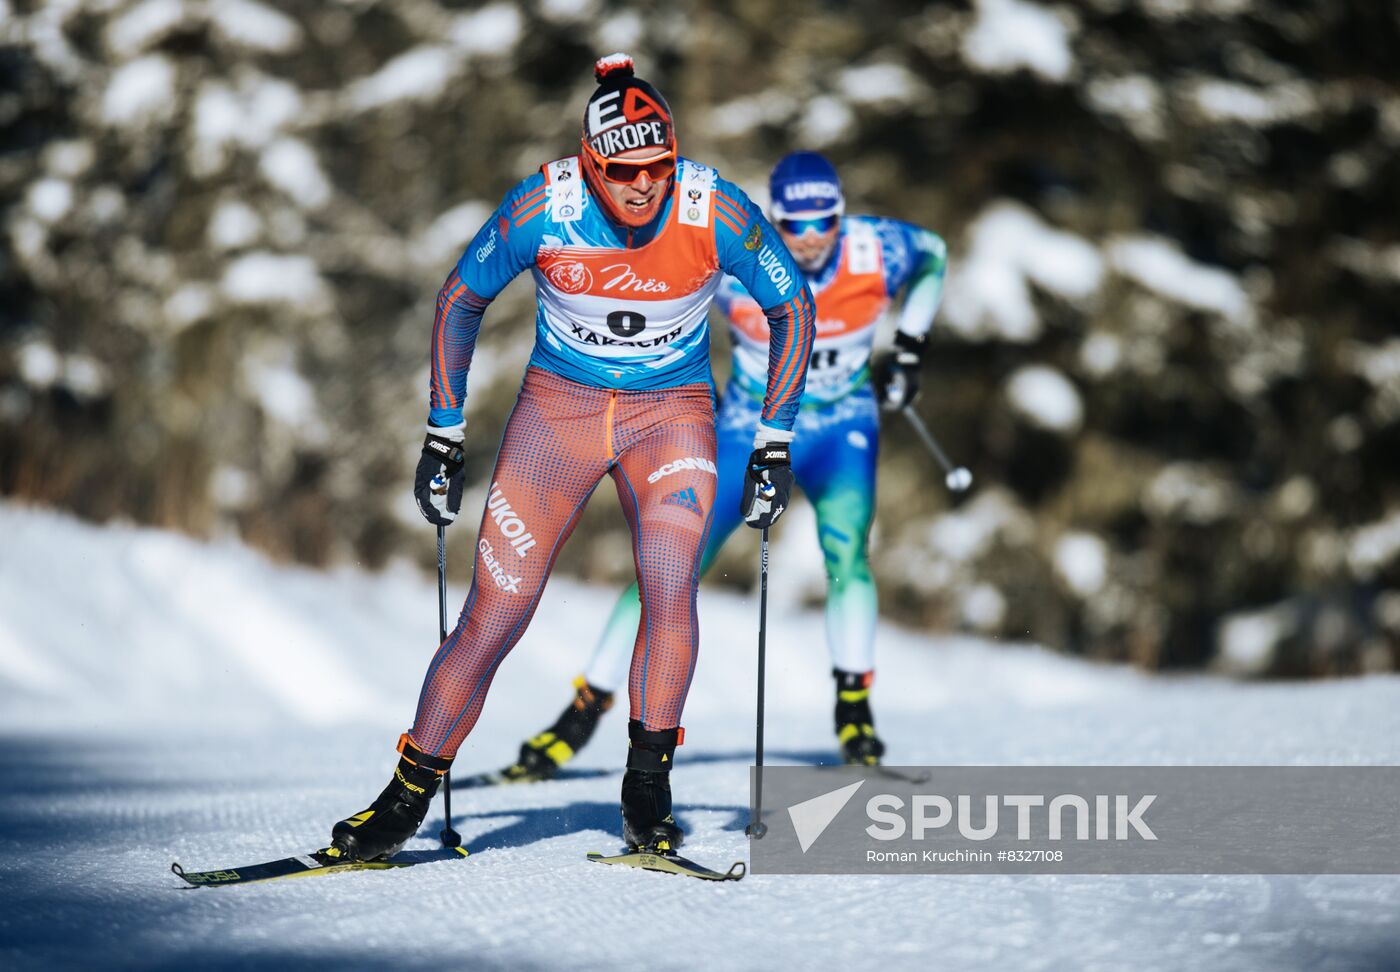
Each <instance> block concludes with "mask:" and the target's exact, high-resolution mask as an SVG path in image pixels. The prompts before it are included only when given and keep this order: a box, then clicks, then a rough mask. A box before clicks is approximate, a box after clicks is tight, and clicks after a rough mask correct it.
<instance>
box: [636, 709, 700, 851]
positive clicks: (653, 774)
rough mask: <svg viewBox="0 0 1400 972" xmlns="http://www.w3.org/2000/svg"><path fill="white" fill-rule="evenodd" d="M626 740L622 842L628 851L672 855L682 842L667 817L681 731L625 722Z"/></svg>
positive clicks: (682, 834)
mask: <svg viewBox="0 0 1400 972" xmlns="http://www.w3.org/2000/svg"><path fill="white" fill-rule="evenodd" d="M627 736H628V739H629V740H630V742H629V744H628V750H627V772H626V773H625V774H624V775H623V777H622V839H623V841H624V842H625V843H626V844H627V846H628V848H629V849H631V850H634V851H645V852H647V853H651V854H674V853H675V852H676V848H678V847H680V846H681V843H682V842H683V841H684V840H685V834H684V833H683V832H682V831H681V828H680V827H678V826H676V818H675V817H674V816H672V814H671V763H672V759H673V757H674V756H675V755H676V747H677V746H679V745H680V744H681V742H682V740H684V739H685V730H684V729H681V728H679V727H677V728H675V729H657V730H651V729H643V728H642V724H641V722H639V721H638V720H636V719H633V720H632V721H631V722H629V723H627Z"/></svg>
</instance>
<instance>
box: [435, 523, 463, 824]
mask: <svg viewBox="0 0 1400 972" xmlns="http://www.w3.org/2000/svg"><path fill="white" fill-rule="evenodd" d="M437 541H438V645H439V646H441V645H442V643H443V642H444V641H446V640H447V544H446V542H445V540H444V537H443V526H442V524H438V528H437ZM442 811H443V816H444V817H445V821H444V826H443V828H442V833H440V834H438V837H440V838H441V839H442V846H443V847H461V846H462V835H461V834H459V833H457V831H455V830H453V829H452V773H451V771H449V772H446V773H444V774H442Z"/></svg>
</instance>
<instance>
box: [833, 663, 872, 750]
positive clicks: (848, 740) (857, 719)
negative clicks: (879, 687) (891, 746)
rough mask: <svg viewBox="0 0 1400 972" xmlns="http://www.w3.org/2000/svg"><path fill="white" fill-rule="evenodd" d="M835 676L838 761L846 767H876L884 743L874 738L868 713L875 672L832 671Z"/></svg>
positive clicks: (837, 669)
mask: <svg viewBox="0 0 1400 972" xmlns="http://www.w3.org/2000/svg"><path fill="white" fill-rule="evenodd" d="M831 674H832V675H834V676H835V677H836V739H837V740H838V741H839V742H840V743H841V758H842V759H843V760H845V761H846V763H847V765H852V766H879V765H880V757H881V756H883V755H885V744H884V743H882V742H881V741H880V738H879V737H878V736H876V735H875V725H874V722H875V717H874V716H872V715H871V714H870V684H871V683H872V682H873V681H875V673H874V672H843V671H841V669H839V668H833V669H832V670H831Z"/></svg>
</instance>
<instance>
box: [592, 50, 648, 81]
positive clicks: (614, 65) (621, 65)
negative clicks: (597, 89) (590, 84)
mask: <svg viewBox="0 0 1400 972" xmlns="http://www.w3.org/2000/svg"><path fill="white" fill-rule="evenodd" d="M636 73H637V72H636V65H634V64H633V63H632V57H631V55H630V54H621V53H619V54H609V55H608V56H607V57H600V58H598V61H597V63H595V64H594V65H593V76H594V77H595V78H597V79H598V83H599V84H602V83H603V82H604V81H607V80H609V79H610V78H630V77H633V76H634V75H636Z"/></svg>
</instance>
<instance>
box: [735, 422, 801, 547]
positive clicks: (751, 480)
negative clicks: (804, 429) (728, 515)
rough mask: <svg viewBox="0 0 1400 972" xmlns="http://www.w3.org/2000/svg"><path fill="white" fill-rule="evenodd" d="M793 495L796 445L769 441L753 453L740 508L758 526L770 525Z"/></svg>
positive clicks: (780, 514) (785, 507)
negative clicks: (794, 450)
mask: <svg viewBox="0 0 1400 972" xmlns="http://www.w3.org/2000/svg"><path fill="white" fill-rule="evenodd" d="M791 495H792V449H791V448H790V447H789V446H788V444H787V443H786V442H766V443H764V444H763V445H761V446H759V447H758V448H757V449H755V450H754V451H753V453H752V454H751V455H750V456H749V465H748V472H747V473H745V475H744V496H743V499H742V500H741V501H740V503H739V512H740V513H742V514H743V516H744V522H745V523H747V524H748V525H749V526H751V527H753V528H754V529H755V530H761V529H764V528H765V527H770V526H772V525H773V524H774V523H776V522H777V521H778V517H780V516H782V515H783V510H785V509H787V508H788V500H789V498H790V497H791Z"/></svg>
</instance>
